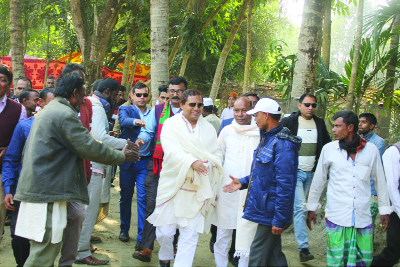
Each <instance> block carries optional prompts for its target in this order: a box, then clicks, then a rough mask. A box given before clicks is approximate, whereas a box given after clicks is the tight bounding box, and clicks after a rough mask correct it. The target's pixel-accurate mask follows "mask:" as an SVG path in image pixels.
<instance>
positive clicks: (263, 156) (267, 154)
mask: <svg viewBox="0 0 400 267" xmlns="http://www.w3.org/2000/svg"><path fill="white" fill-rule="evenodd" d="M271 160H272V151H271V150H269V149H267V151H260V153H259V154H258V155H257V156H256V161H257V162H258V163H264V164H267V163H269V162H270V161H271Z"/></svg>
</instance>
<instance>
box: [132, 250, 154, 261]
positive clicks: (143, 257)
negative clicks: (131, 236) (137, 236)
mask: <svg viewBox="0 0 400 267" xmlns="http://www.w3.org/2000/svg"><path fill="white" fill-rule="evenodd" d="M151 252H152V250H151V249H149V248H144V249H143V250H141V251H135V252H134V253H133V255H132V257H133V258H134V259H137V260H140V261H143V262H150V261H151Z"/></svg>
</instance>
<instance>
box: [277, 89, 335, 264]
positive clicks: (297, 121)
mask: <svg viewBox="0 0 400 267" xmlns="http://www.w3.org/2000/svg"><path fill="white" fill-rule="evenodd" d="M298 107H299V111H297V112H293V113H292V114H291V115H290V116H289V117H286V118H283V119H282V120H281V124H282V125H283V126H285V127H287V128H289V130H290V132H291V133H292V134H293V135H297V136H300V137H301V138H302V140H303V142H302V143H301V148H300V151H299V168H298V171H297V186H296V192H295V200H294V215H293V216H294V218H293V222H294V230H295V236H296V240H297V244H298V250H299V253H300V261H301V262H305V261H308V260H312V259H314V256H313V255H312V254H311V253H310V251H309V245H308V235H307V230H306V215H307V211H306V209H305V207H304V205H303V204H304V203H306V197H307V195H308V190H309V189H310V186H311V182H312V178H313V173H314V171H315V168H316V166H317V163H318V158H319V156H320V154H321V150H322V147H323V146H324V145H325V144H326V143H329V142H330V141H331V138H330V136H329V133H328V131H327V129H326V126H325V122H324V120H323V119H322V118H319V117H317V116H315V115H314V113H315V109H316V107H317V98H316V97H315V96H314V95H312V94H303V95H302V96H301V97H300V99H299V104H298Z"/></svg>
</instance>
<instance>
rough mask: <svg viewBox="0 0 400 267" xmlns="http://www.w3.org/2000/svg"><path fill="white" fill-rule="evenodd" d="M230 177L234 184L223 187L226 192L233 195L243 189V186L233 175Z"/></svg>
mask: <svg viewBox="0 0 400 267" xmlns="http://www.w3.org/2000/svg"><path fill="white" fill-rule="evenodd" d="M229 177H230V178H231V179H232V182H230V183H229V184H226V185H224V187H222V190H223V191H224V192H228V193H232V192H235V191H237V190H239V189H240V188H242V184H241V183H240V181H239V179H238V178H235V177H233V176H232V175H229Z"/></svg>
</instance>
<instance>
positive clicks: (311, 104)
mask: <svg viewBox="0 0 400 267" xmlns="http://www.w3.org/2000/svg"><path fill="white" fill-rule="evenodd" d="M303 104H304V106H306V108H308V107H310V106H312V107H313V108H316V107H317V103H303Z"/></svg>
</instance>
